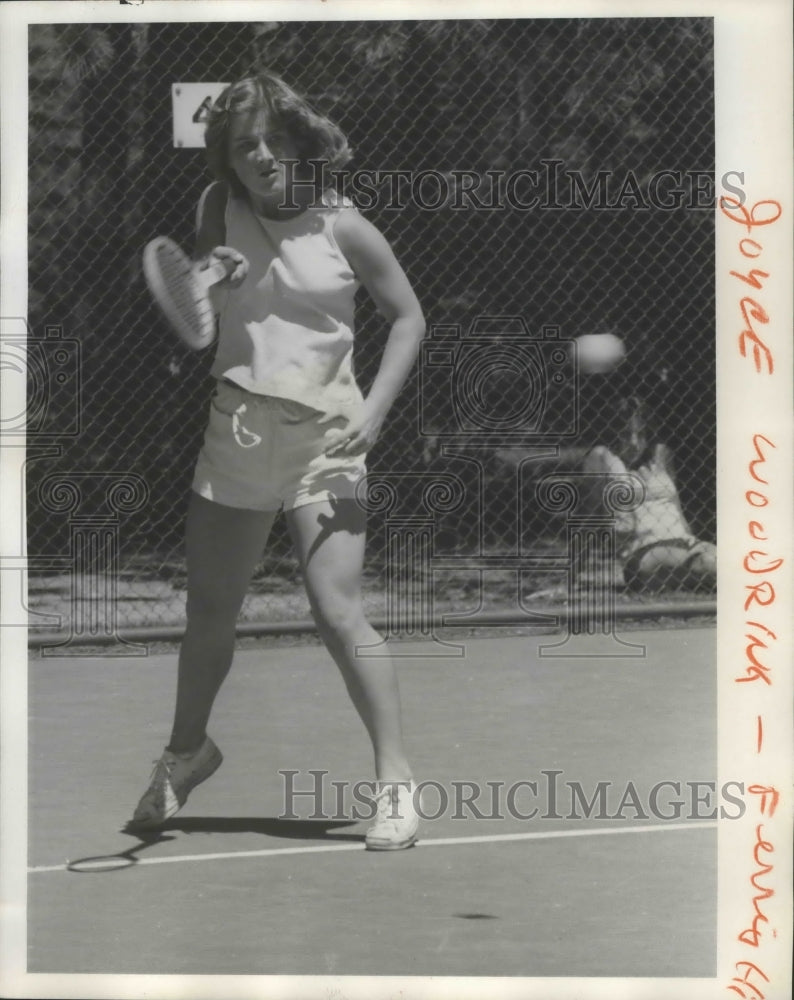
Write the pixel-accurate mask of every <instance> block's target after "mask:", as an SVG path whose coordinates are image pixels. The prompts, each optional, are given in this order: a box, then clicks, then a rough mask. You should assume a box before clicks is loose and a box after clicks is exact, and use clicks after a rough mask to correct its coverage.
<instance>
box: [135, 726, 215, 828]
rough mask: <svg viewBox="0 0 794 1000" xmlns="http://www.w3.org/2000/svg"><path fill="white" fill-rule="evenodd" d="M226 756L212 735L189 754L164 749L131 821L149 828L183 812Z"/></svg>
mask: <svg viewBox="0 0 794 1000" xmlns="http://www.w3.org/2000/svg"><path fill="white" fill-rule="evenodd" d="M222 760H223V754H222V753H221V752H220V750H219V749H218V748H217V747H216V746H215V744H214V743H213V742H212V740H211V739H210V738H209V736H207V737H206V738H205V739H204V742H203V743H202V744H201V746H200V747H199V748H198V750H196V752H195V753H193V754H190V755H189V756H188V755H185V754H177V753H172V752H171V751H170V750H164V751H163V755H162V757H161V758H160V759H159V760H158V761H155V764H154V770H153V771H152V778H151V782H150V784H149V787H148V788H147V789H146V791H145V792H144V793H143V796H142V797H141V801H140V802H139V803H138V807H137V809H136V810H135V814H134V815H133V817H132V820H131V821H130V825H131V826H136V827H140V828H141V829H148V828H150V827H156V826H160V825H161V824H163V823H164V822H165V821H166V820H167V819H169V817H171V816H173V815H175V813H177V812H179V810H180V809H181V808H182V806H183V805H184V804H185V802H186V801H187V797H188V794H189V793H190V792H191V791H192V790H193V789H194V788H195V787H196V785H198V784H200V783H201V782H202V781H206V779H207V778H209V777H210V775H211V774H214V773H215V771H217V770H218V768H219V767H220V766H221V761H222Z"/></svg>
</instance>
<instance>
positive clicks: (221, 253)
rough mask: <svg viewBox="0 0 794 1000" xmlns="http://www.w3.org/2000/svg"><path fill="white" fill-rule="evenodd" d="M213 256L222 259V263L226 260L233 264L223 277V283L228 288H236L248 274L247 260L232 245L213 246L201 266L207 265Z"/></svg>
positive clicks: (210, 262)
mask: <svg viewBox="0 0 794 1000" xmlns="http://www.w3.org/2000/svg"><path fill="white" fill-rule="evenodd" d="M213 258H214V259H215V260H220V261H222V262H223V263H224V264H226V263H227V262H231V263H232V264H234V268H233V269H232V270H230V271H229V273H228V274H227V276H226V277H225V278H224V279H223V282H222V284H223V285H225V286H227V287H229V288H237V287H238V286H239V285H241V284H242V283H243V282H244V281H245V278H246V275H247V274H248V261H247V259H246V258H245V257H244V256H243V254H241V253H240V251H239V250H235V249H234V247H223V246H221V247H213V249H212V250H211V251H210V254H209V257H207V258H206V259H205V261H204V264H203V267H204V268H207V267H209V266H210V265H211V264H212V261H213Z"/></svg>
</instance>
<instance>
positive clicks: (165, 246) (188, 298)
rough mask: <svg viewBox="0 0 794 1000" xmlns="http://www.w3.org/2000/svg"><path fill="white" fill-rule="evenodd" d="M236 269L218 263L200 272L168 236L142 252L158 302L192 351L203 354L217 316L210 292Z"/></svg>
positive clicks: (147, 279) (146, 274) (144, 271)
mask: <svg viewBox="0 0 794 1000" xmlns="http://www.w3.org/2000/svg"><path fill="white" fill-rule="evenodd" d="M234 268H235V264H234V262H233V261H231V260H229V261H226V262H223V261H220V260H216V261H215V262H214V263H211V264H210V265H209V267H206V268H201V267H199V266H198V265H197V264H195V263H194V262H193V261H192V260H191V259H190V258H189V257H188V256H187V254H185V253H184V252H183V251H182V250H181V249H180V248H179V247H178V246H177V244H176V243H174V241H173V240H171V239H169V238H168V237H167V236H158V237H157V238H156V239H154V240H151V242H149V243H147V244H146V246H145V248H144V251H143V274H144V277H145V278H146V284H147V285H148V286H149V291H150V292H151V293H152V297H153V298H154V300H155V302H156V303H157V304H158V305H159V306H160V308H161V309H162V311H163V313H164V315H165V317H166V319H167V320H168V322H169V323H170V324H171V326H172V327H173V328H174V331H175V332H176V334H177V336H178V337H179V339H180V340H181V341H182V342H183V343H184V344H185V345H186V346H187V347H189V348H190V349H191V350H193V351H202V350H204V348H205V347H209V346H210V344H211V343H212V342H213V340H214V339H215V313H214V311H213V308H212V303H211V302H210V297H209V289H210V288H211V287H212V285H215V284H217V283H218V282H219V281H223V279H224V278H225V277H226V275H227V274H230V273H231V272H232V271H233V270H234Z"/></svg>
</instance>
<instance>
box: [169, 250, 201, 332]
mask: <svg viewBox="0 0 794 1000" xmlns="http://www.w3.org/2000/svg"><path fill="white" fill-rule="evenodd" d="M158 265H159V267H160V275H161V277H162V279H163V284H164V285H165V287H166V288H167V290H168V294H169V296H170V298H171V301H172V303H173V305H174V308H175V309H176V310H177V311H178V312H179V314H180V316H181V317H182V318H183V320H184V321H185V322H186V323H190V324H192V323H194V322H196V321H198V322H199V323H201V322H204V321H205V317H206V315H207V313H208V312H209V311H210V310H208V309H207V306H206V303H202V302H201V297H200V294H199V290H198V288H197V282H196V278H195V277H194V275H193V270H192V268H191V267H190V265H188V264H186V263H185V260H184V258H182V256H181V255H178V254H174V253H171V252H170V251H169V250H168V248H166V247H163V248H161V250H160V253H159V254H158ZM202 306H203V308H202Z"/></svg>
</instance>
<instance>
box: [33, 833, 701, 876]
mask: <svg viewBox="0 0 794 1000" xmlns="http://www.w3.org/2000/svg"><path fill="white" fill-rule="evenodd" d="M716 827H717V822H716V820H714V821H709V822H705V823H666V824H664V825H661V824H660V825H656V826H650V825H648V826H619V827H614V828H613V829H611V830H606V829H603V828H601V827H588V828H587V829H584V830H548V831H533V832H532V833H495V834H484V835H483V836H482V837H439V838H438V839H436V840H420V841H419V842H418V843H417V844H416V845H415V846H416V847H457V846H459V845H462V844H499V843H502V844H504V843H508V842H510V841H516V840H555V839H557V838H561V837H598V836H602V837H604V836H606V837H611V836H614V835H615V834H621V833H659V832H661V831H665V830H713V829H716ZM134 850H135V848H130V849H129V851H128V853H131V852H132V851H134ZM363 850H364V842H363V841H360V842H359V841H356V842H355V843H345V844H312V845H310V846H306V847H271V848H265V849H263V850H260V851H224V852H223V853H217V854H176V855H172V856H170V857H165V858H134V859H130V860H131V861H132V865H131V866H130V867H135V868H137V867H139V866H140V865H175V864H177V863H179V862H182V861H226V860H230V859H232V858H271V857H276V856H281V855H287V854H330V853H332V852H333V851H363ZM125 856H126V855H125V854H123V853H119V854H109V855H107V858H106V859H104V858H100V857H97V858H96V860H95V861H94V862H93V865H94V868H93V870H94V871H97V870H98V869H100V868H102V867H103V865H102V861H103V860H105V861H106V864H105V865H104V867H107V868H113V867H116V866H117V865H118V860H119V859H121V858H124V857H125ZM86 860H88V859H86ZM77 863H78V859H75V860H74V861H73V862H67V864H65V865H41V866H39V867H35V868H28V874H30V875H33V874H37V873H39V872H62V871H67V866H68V864H77Z"/></svg>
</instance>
